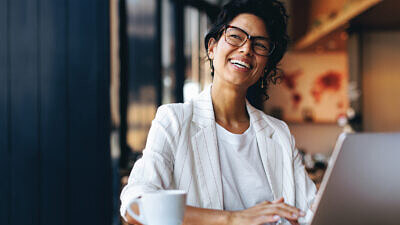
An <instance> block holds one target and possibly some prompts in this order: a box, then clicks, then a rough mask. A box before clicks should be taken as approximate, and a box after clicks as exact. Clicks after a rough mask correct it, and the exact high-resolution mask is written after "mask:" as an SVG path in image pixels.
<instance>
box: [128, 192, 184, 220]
mask: <svg viewBox="0 0 400 225" xmlns="http://www.w3.org/2000/svg"><path fill="white" fill-rule="evenodd" d="M132 204H138V206H139V214H140V215H137V214H136V213H134V212H133V211H132V209H131V207H130V206H131V205H132ZM185 207H186V192H185V191H182V190H160V191H156V192H150V193H145V194H143V195H142V197H141V198H137V199H134V200H133V201H132V202H131V203H130V204H129V207H128V209H127V210H128V213H129V215H130V216H131V217H132V218H134V219H135V220H137V221H138V222H140V223H142V224H146V225H181V224H182V222H183V215H184V213H185Z"/></svg>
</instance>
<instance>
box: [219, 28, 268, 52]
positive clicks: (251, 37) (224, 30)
mask: <svg viewBox="0 0 400 225" xmlns="http://www.w3.org/2000/svg"><path fill="white" fill-rule="evenodd" d="M228 28H234V29H238V30H240V31H241V32H243V33H244V34H245V35H246V40H245V41H243V43H242V44H241V45H233V44H231V43H229V42H228V41H227V40H226V30H227V29H228ZM222 31H223V35H224V39H225V41H226V43H228V44H230V45H232V46H235V47H242V46H243V45H244V44H245V43H246V41H247V40H250V41H252V40H254V39H264V40H266V41H268V43H269V45H270V49H269V51H268V54H267V55H261V54H258V53H257V52H256V51H255V50H254V46H253V44H251V47H252V50H253V51H254V53H255V54H257V55H260V56H270V55H271V54H272V53H273V52H274V50H275V43H273V42H272V41H271V40H270V39H269V38H267V37H262V36H251V35H250V34H248V33H247V32H246V31H244V30H243V29H241V28H240V27H235V26H232V25H225V26H224V28H223V30H222Z"/></svg>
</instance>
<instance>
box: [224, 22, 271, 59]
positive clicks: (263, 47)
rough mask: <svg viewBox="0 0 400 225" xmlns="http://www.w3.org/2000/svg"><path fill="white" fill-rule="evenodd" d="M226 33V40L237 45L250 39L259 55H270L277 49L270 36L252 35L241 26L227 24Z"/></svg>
mask: <svg viewBox="0 0 400 225" xmlns="http://www.w3.org/2000/svg"><path fill="white" fill-rule="evenodd" d="M224 33H225V41H226V42H227V43H228V44H231V45H233V46H236V47H241V46H243V45H244V44H245V43H246V41H247V40H250V41H251V47H252V49H253V51H254V52H255V53H256V54H257V55H261V56H269V55H271V54H272V52H273V51H274V49H275V45H274V43H272V42H271V41H270V40H269V39H268V38H266V37H260V36H256V37H252V36H250V35H249V34H248V33H247V32H246V31H244V30H242V29H240V28H239V27H235V26H231V25H226V26H225V29H224Z"/></svg>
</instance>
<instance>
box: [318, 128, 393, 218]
mask: <svg viewBox="0 0 400 225" xmlns="http://www.w3.org/2000/svg"><path fill="white" fill-rule="evenodd" d="M316 201H317V204H318V208H317V210H316V212H315V215H314V217H313V220H312V222H311V225H331V224H332V225H333V224H335V225H337V224H341V225H358V224H363V225H372V224H374V225H376V224H385V225H392V224H393V225H398V224H400V133H363V134H342V135H341V136H340V137H339V139H338V141H337V143H336V146H335V149H334V152H333V153H332V157H331V162H330V164H329V166H328V169H327V172H326V175H325V177H324V179H323V181H322V184H321V188H320V192H319V194H318V197H317V199H316Z"/></svg>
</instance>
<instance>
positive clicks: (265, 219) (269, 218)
mask: <svg viewBox="0 0 400 225" xmlns="http://www.w3.org/2000/svg"><path fill="white" fill-rule="evenodd" d="M280 218H281V217H280V216H278V215H269V216H265V215H264V216H259V217H258V218H257V219H256V221H254V222H255V223H256V224H264V223H273V222H277V221H278V220H279V219H280Z"/></svg>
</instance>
